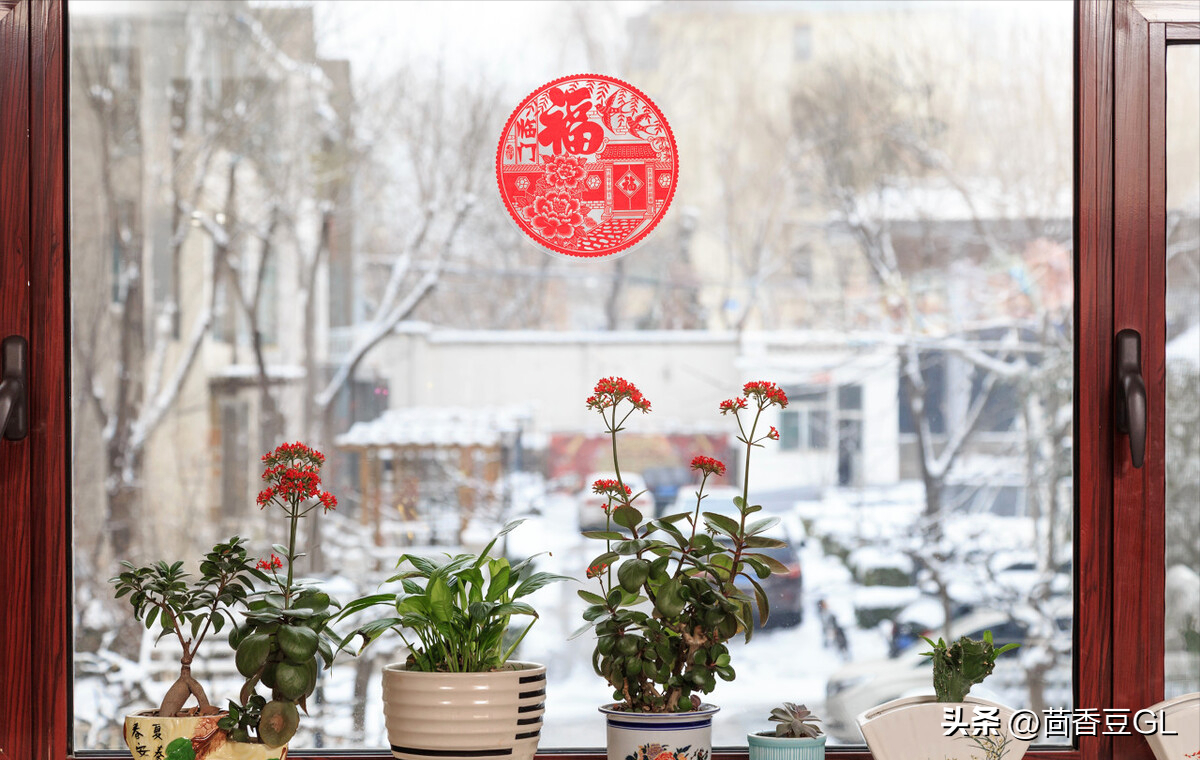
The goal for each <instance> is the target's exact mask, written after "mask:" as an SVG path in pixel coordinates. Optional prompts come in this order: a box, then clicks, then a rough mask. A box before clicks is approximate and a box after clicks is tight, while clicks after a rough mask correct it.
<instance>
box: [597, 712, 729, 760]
mask: <svg viewBox="0 0 1200 760" xmlns="http://www.w3.org/2000/svg"><path fill="white" fill-rule="evenodd" d="M615 708H616V705H615V704H612V705H605V706H604V707H601V708H600V712H602V713H604V717H605V718H606V719H607V721H608V760H708V759H709V758H710V757H712V716H713V715H715V714H716V712H717V710H720V709H721V708H719V707H717V706H715V705H709V704H702V705H700V709H699V710H694V711H692V712H685V713H631V712H624V711H622V710H617V709H615Z"/></svg>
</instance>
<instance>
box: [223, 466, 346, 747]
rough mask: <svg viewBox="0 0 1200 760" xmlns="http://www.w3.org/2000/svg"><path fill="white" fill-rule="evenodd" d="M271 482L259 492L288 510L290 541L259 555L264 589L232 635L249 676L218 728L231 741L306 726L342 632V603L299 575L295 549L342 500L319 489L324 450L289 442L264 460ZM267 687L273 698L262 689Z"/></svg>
mask: <svg viewBox="0 0 1200 760" xmlns="http://www.w3.org/2000/svg"><path fill="white" fill-rule="evenodd" d="M262 461H263V464H264V465H265V468H264V471H263V476H262V477H263V480H265V481H267V484H268V485H267V487H266V488H265V489H263V490H262V491H261V492H260V493H259V494H258V505H259V508H260V509H267V508H268V507H271V508H275V509H278V510H279V511H280V512H282V514H283V516H284V518H285V520H286V523H285V524H286V525H287V529H288V542H287V544H286V545H281V544H275V546H274V547H273V548H274V550H275V552H276V553H272V554H271V556H270V559H263V560H260V561H259V563H258V566H257V568H256V572H258V573H259V574H260V577H261V579H262V580H264V581H265V582H266V588H265V589H262V590H259V591H256V592H255V593H253V594H250V595H249V596H248V597H247V599H246V605H245V606H246V609H245V612H244V617H245V622H244V623H243V624H242V625H240V626H238V627H237V628H235V629H234V630H233V631H231V632H230V634H229V644H230V646H232V647H233V648H234V650H235V652H236V656H235V658H234V662H235V664H236V665H237V669H238V672H239V673H241V674H242V675H243V676H244V677H245V678H246V680H245V683H244V684H243V686H242V690H241V694H240V695H239V701H238V702H232V701H231V702H230V704H229V715H227V716H225V717H224V718H222V719H221V720H220V721H219V722H218V724H217V725H218V726H219V727H220V728H221V729H223V730H224V731H226V732H227V733H228V734H229V738H230V739H232V740H233V741H242V742H246V741H255V740H258V741H261V742H262V743H264V744H267V745H268V746H272V747H279V746H283V745H284V744H287V742H288V740H290V739H291V738H292V736H293V735H294V734H295V733H296V729H297V727H298V726H299V724H300V713H299V710H301V709H303V710H305V711H306V712H307V700H308V697H309V696H311V695H312V693H313V691H314V690H315V689H316V685H317V675H318V674H319V672H320V670H321V668H322V667H326V668H328V667H332V665H333V645H335V644H336V643H337V638H336V637H335V636H334V634H333V633H332V632H331V631H330V628H329V623H330V621H331V619H332V618H333V616H334V615H335V614H337V610H338V608H339V605H338V603H337V602H336V601H334V600H333V599H331V598H330V597H329V595H328V594H326V593H325V592H323V591H321V590H320V589H319V588H317V587H315V586H313V585H311V584H310V583H306V582H304V581H301V580H299V579H298V578H297V577H296V574H295V569H296V563H297V560H299V559H301V558H303V557H304V556H305V555H304V554H303V553H300V552H298V551H297V549H296V535H297V533H298V529H299V527H300V521H301V520H302V519H303V518H305V517H306V516H307V515H309V514H310V513H311V512H313V511H315V510H316V509H318V508H320V509H321V510H322V512H328V511H329V510H331V509H334V508H335V507H336V506H337V499H336V498H335V497H334V496H333V494H331V493H329V492H328V491H323V490H321V472H320V471H321V465H322V464H324V462H325V457H324V455H323V454H321V452H319V451H316V450H315V449H311V448H309V447H307V446H305V445H304V444H301V443H285V444H283V445H281V446H279V447H278V448H276V449H275V450H274V451H271V452H269V453H267V454H265V455H264V456H263V458H262ZM260 686H261V687H262V688H264V689H266V690H268V691H269V692H270V698H269V699H268V698H266V697H264V696H263V695H261V694H259V693H258V688H259V687H260Z"/></svg>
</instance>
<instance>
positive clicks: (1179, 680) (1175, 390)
mask: <svg viewBox="0 0 1200 760" xmlns="http://www.w3.org/2000/svg"><path fill="white" fill-rule="evenodd" d="M1198 92H1200V46H1198V45H1180V46H1172V47H1170V48H1168V49H1167V424H1166V434H1167V458H1166V474H1167V482H1166V508H1167V516H1166V519H1167V571H1166V572H1167V588H1166V601H1167V609H1166V618H1165V621H1164V622H1165V634H1166V649H1165V655H1164V656H1165V658H1166V693H1167V696H1168V697H1175V696H1179V695H1180V694H1186V693H1188V692H1193V691H1200V512H1198V511H1197V509H1196V505H1197V504H1200V438H1197V435H1196V431H1197V430H1200V124H1198V123H1197V121H1196V111H1197V109H1200V95H1198V94H1197V93H1198Z"/></svg>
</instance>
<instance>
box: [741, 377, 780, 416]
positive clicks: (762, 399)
mask: <svg viewBox="0 0 1200 760" xmlns="http://www.w3.org/2000/svg"><path fill="white" fill-rule="evenodd" d="M742 393H745V394H746V395H747V396H752V397H754V399H755V400H756V401H758V405H759V407H760V408H762V407H767V406H770V405H771V404H778V405H779V407H780V408H781V409H782V408H783V407H785V406H787V405H788V397H787V394H786V393H784V392H783V388H780V387H779V386H777V385H775V383H768V382H766V381H765V380H756V381H754V382H749V383H746V385H745V386H743V387H742Z"/></svg>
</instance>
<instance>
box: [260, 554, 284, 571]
mask: <svg viewBox="0 0 1200 760" xmlns="http://www.w3.org/2000/svg"><path fill="white" fill-rule="evenodd" d="M281 567H283V560H281V559H280V558H279V557H277V556H275V553H274V552H272V553H271V558H270V559H260V560H259V561H258V569H259V570H278V569H279V568H281Z"/></svg>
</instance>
